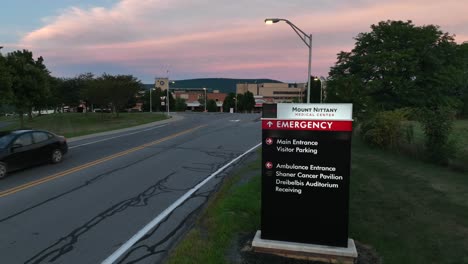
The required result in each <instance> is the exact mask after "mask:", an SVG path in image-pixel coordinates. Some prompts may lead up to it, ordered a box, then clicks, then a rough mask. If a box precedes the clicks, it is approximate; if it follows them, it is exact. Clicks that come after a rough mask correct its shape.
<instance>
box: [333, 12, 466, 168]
mask: <svg viewBox="0 0 468 264" xmlns="http://www.w3.org/2000/svg"><path fill="white" fill-rule="evenodd" d="M355 40H356V44H355V47H354V48H353V49H352V50H351V51H350V52H344V51H342V52H340V53H338V56H337V62H336V63H335V65H334V66H333V67H332V68H331V70H330V73H329V79H328V82H327V90H326V101H327V102H331V103H333V102H349V103H353V110H354V116H355V119H356V120H357V121H359V123H360V124H361V126H360V130H361V134H362V135H363V137H364V138H365V140H367V141H368V142H371V143H373V144H374V145H379V146H382V147H392V146H394V145H395V144H398V143H399V142H400V143H401V141H402V140H403V139H405V138H406V140H411V139H410V138H411V136H412V135H411V133H412V132H410V130H406V131H407V132H402V131H405V129H404V127H400V126H403V125H402V124H405V123H404V122H401V121H403V120H405V119H410V120H416V121H419V122H420V123H421V124H422V127H423V130H424V133H425V146H426V150H427V155H428V157H429V159H430V160H432V161H435V162H440V163H446V162H447V161H448V159H449V158H450V155H451V153H452V152H453V149H452V148H451V147H450V144H449V141H448V136H449V134H450V131H451V128H452V124H453V120H454V118H455V117H457V116H458V117H463V116H464V117H467V116H468V43H466V42H465V43H463V44H457V43H456V42H455V41H454V36H453V35H450V34H449V33H446V32H443V31H442V30H440V28H439V27H438V26H435V25H425V26H416V25H414V24H413V23H412V21H382V22H380V23H378V24H376V25H372V26H371V31H370V32H364V33H360V34H358V35H357V37H356V38H355ZM399 127H400V128H402V129H399Z"/></svg>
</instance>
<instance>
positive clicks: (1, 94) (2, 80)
mask: <svg viewBox="0 0 468 264" xmlns="http://www.w3.org/2000/svg"><path fill="white" fill-rule="evenodd" d="M11 85H12V76H11V73H10V69H9V67H8V65H7V62H6V58H5V57H3V55H2V53H1V52H0V104H1V105H5V104H7V103H9V102H10V100H11V99H12V96H13V91H12V90H11Z"/></svg>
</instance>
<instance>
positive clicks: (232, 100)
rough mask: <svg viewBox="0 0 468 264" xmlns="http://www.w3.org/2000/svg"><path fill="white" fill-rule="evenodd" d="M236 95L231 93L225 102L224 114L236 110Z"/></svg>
mask: <svg viewBox="0 0 468 264" xmlns="http://www.w3.org/2000/svg"><path fill="white" fill-rule="evenodd" d="M235 97H236V95H235V94H234V93H229V94H228V96H226V98H224V101H223V112H226V113H229V111H230V110H231V108H232V109H234V108H235V106H236V100H235Z"/></svg>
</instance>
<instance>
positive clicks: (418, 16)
mask: <svg viewBox="0 0 468 264" xmlns="http://www.w3.org/2000/svg"><path fill="white" fill-rule="evenodd" d="M263 2H266V1H260V3H257V4H255V3H250V2H249V3H250V4H249V5H248V9H246V7H247V6H246V5H244V6H243V4H245V3H247V0H239V2H235V3H234V2H232V1H229V2H228V1H227V0H219V1H209V0H200V1H189V0H123V1H120V2H118V3H117V4H116V5H115V6H113V7H112V8H109V9H105V8H100V7H95V8H90V9H80V8H77V7H71V8H68V9H66V10H65V11H64V12H63V13H62V14H60V15H58V16H56V17H53V18H49V19H48V20H47V21H46V24H45V25H44V26H43V27H41V28H39V29H37V30H35V31H33V32H30V33H28V34H26V35H25V36H24V37H23V39H22V40H21V43H20V44H21V45H22V46H25V47H30V49H32V50H33V51H35V54H38V53H39V55H42V56H44V57H45V58H46V62H47V61H51V63H52V64H53V65H54V67H56V68H57V69H58V68H60V67H66V66H67V65H73V64H74V65H81V64H93V63H96V64H97V63H99V64H106V63H108V64H111V65H120V66H121V67H130V68H131V69H132V70H135V71H137V72H142V73H145V74H147V73H148V72H151V71H155V69H157V68H158V66H159V65H171V68H172V71H173V72H175V73H177V72H180V73H189V72H192V75H194V74H195V75H196V74H197V73H199V74H200V75H203V76H206V75H210V73H212V74H219V75H220V76H224V75H233V74H235V73H236V72H238V73H239V74H245V73H249V74H250V75H265V76H271V75H272V74H276V79H280V80H281V79H282V80H293V79H294V78H299V79H304V78H303V77H302V75H303V71H304V69H305V70H307V54H308V51H307V47H306V46H305V45H304V43H302V42H301V40H300V39H299V38H298V37H297V36H296V35H295V33H294V32H293V31H292V30H291V29H290V28H289V26H288V25H287V24H285V23H278V24H275V25H271V26H266V25H264V23H263V19H264V18H265V17H271V16H273V17H274V14H275V13H276V14H277V13H282V14H283V15H284V16H285V17H287V18H289V19H290V21H291V22H293V23H295V24H296V25H297V26H299V27H300V28H301V29H303V30H304V31H305V32H308V33H309V32H310V33H312V34H313V52H312V55H313V58H312V69H313V72H314V74H317V75H327V73H328V71H329V68H330V66H332V65H333V63H334V62H335V61H336V54H337V53H338V52H340V51H342V50H345V51H349V50H351V49H352V48H353V46H354V40H353V37H354V36H356V35H357V34H358V33H359V32H367V31H369V30H370V25H371V24H376V23H378V22H379V21H382V20H387V19H391V20H408V19H410V20H413V21H414V23H415V24H417V25H423V24H436V25H440V26H441V29H442V30H443V31H449V32H450V33H454V34H457V37H456V40H457V41H459V40H460V42H461V41H464V40H468V37H467V36H468V29H467V28H466V26H465V25H466V24H468V23H467V22H468V16H466V15H465V14H464V12H465V11H466V10H468V2H466V3H465V1H458V0H447V1H444V2H440V1H435V0H432V1H429V0H428V1H422V0H416V1H402V0H396V1H376V2H371V3H370V4H362V5H360V6H359V7H353V6H351V5H352V4H350V3H348V4H347V6H333V5H332V4H329V6H327V7H325V6H324V7H321V6H318V5H317V4H314V3H312V2H311V1H300V0H298V1H297V2H295V3H289V2H288V1H284V2H283V1H282V2H275V3H270V2H271V1H269V2H268V3H270V4H269V5H265V4H261V3H263ZM299 4H300V5H299ZM298 5H299V7H301V8H298ZM442 8H443V10H444V12H441V9H442ZM237 10H239V12H236V11H237ZM280 11H281V12H280ZM36 51H37V52H36ZM83 71H85V70H83ZM103 71H106V70H105V69H103ZM77 74H78V73H77ZM203 76H201V77H203ZM238 77H242V76H238ZM258 77H261V76H258Z"/></svg>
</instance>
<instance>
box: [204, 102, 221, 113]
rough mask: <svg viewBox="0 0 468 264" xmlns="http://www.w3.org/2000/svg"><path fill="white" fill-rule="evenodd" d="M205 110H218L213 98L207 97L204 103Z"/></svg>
mask: <svg viewBox="0 0 468 264" xmlns="http://www.w3.org/2000/svg"><path fill="white" fill-rule="evenodd" d="M206 110H207V111H208V112H218V106H217V105H216V101H215V100H213V99H209V100H208V101H207V103H206Z"/></svg>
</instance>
